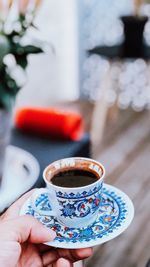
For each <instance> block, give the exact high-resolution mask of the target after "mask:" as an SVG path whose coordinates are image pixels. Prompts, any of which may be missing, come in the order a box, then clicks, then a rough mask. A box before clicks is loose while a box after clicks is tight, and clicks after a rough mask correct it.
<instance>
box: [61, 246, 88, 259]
mask: <svg viewBox="0 0 150 267" xmlns="http://www.w3.org/2000/svg"><path fill="white" fill-rule="evenodd" d="M58 253H59V256H60V257H62V258H66V259H69V260H70V261H72V262H75V261H79V260H83V259H86V258H88V257H90V256H91V255H92V248H84V249H70V250H67V249H58Z"/></svg>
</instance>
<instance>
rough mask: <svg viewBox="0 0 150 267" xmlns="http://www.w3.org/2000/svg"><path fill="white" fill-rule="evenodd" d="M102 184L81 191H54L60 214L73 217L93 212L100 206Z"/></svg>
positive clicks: (84, 215)
mask: <svg viewBox="0 0 150 267" xmlns="http://www.w3.org/2000/svg"><path fill="white" fill-rule="evenodd" d="M102 185H103V183H101V184H100V185H99V186H96V187H94V188H93V189H92V190H91V189H90V190H89V191H83V192H82V193H79V192H77V193H73V192H72V193H69V194H68V193H67V192H61V191H59V192H56V195H57V198H58V202H59V205H60V207H61V209H60V210H61V212H62V213H61V216H63V217H65V218H67V217H68V218H70V219H73V218H75V217H76V218H79V217H86V216H87V215H89V214H90V213H92V214H94V213H95V212H96V211H97V209H98V208H99V206H100V202H101V190H102Z"/></svg>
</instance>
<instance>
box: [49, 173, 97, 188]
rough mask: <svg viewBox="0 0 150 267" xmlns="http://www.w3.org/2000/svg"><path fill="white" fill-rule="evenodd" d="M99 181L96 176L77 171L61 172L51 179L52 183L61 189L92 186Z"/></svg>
mask: <svg viewBox="0 0 150 267" xmlns="http://www.w3.org/2000/svg"><path fill="white" fill-rule="evenodd" d="M97 180H98V177H97V176H96V174H94V173H92V172H89V171H84V170H78V169H75V170H69V171H62V172H59V173H58V174H56V175H55V176H54V177H53V178H52V179H51V183H52V184H54V185H57V186H61V187H80V186H86V185H89V184H92V183H94V182H96V181H97Z"/></svg>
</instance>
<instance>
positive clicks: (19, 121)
mask: <svg viewBox="0 0 150 267" xmlns="http://www.w3.org/2000/svg"><path fill="white" fill-rule="evenodd" d="M15 125H16V127H17V128H18V129H20V130H22V131H25V132H28V133H32V134H36V135H42V136H47V137H55V138H59V139H61V138H62V139H69V140H79V139H80V138H81V137H82V135H83V132H84V129H83V120H82V117H81V115H80V114H78V113H75V112H67V111H62V110H61V109H56V108H33V107H25V108H21V109H19V110H17V112H16V114H15Z"/></svg>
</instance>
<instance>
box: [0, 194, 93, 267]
mask: <svg viewBox="0 0 150 267" xmlns="http://www.w3.org/2000/svg"><path fill="white" fill-rule="evenodd" d="M32 193H33V191H30V192H29V193H27V194H25V195H24V196H23V197H22V198H20V199H19V200H18V201H17V202H15V203H14V204H13V205H12V206H11V207H10V208H9V209H8V210H7V211H6V213H4V214H3V215H2V216H1V217H0V237H1V238H0V266H1V267H71V266H72V265H73V262H75V261H78V260H82V259H85V258H87V257H89V256H91V254H92V249H91V248H86V249H76V250H67V249H56V248H51V247H49V246H46V245H43V244H42V243H44V242H49V241H52V240H53V239H54V238H55V236H56V234H55V232H54V231H52V230H50V229H48V228H46V227H45V226H43V225H42V224H41V223H39V222H38V221H37V220H36V219H34V218H33V217H32V216H28V215H25V216H19V211H20V208H21V207H22V205H23V203H24V202H25V201H26V200H27V199H28V197H29V196H30V195H31V194H32Z"/></svg>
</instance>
